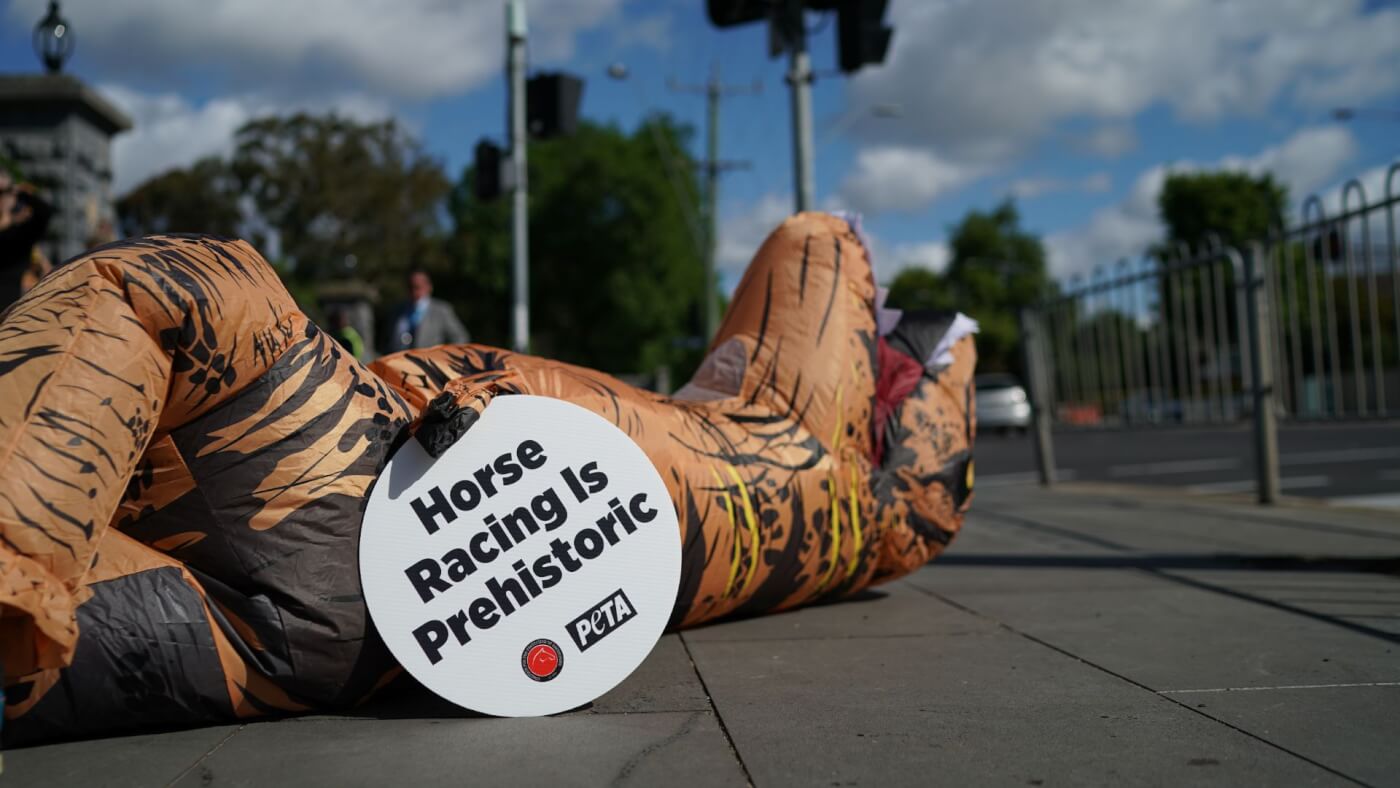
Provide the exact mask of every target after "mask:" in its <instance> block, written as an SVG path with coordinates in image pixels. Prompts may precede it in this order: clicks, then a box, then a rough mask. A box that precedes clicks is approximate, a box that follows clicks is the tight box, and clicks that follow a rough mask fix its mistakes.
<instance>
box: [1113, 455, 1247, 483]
mask: <svg viewBox="0 0 1400 788" xmlns="http://www.w3.org/2000/svg"><path fill="white" fill-rule="evenodd" d="M1238 467H1240V458H1239V457H1212V458H1209V459H1204V460H1170V461H1166V462H1144V463H1139V464H1136V465H1110V466H1109V468H1108V475H1109V476H1112V477H1115V478H1122V477H1124V476H1165V475H1168V474H1173V473H1199V472H1201V471H1231V470H1234V469H1235V468H1238Z"/></svg>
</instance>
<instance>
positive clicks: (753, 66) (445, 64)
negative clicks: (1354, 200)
mask: <svg viewBox="0 0 1400 788" xmlns="http://www.w3.org/2000/svg"><path fill="white" fill-rule="evenodd" d="M43 6H44V2H43V0H11V1H10V2H9V3H8V7H6V8H5V9H4V11H3V12H0V24H2V25H3V28H0V70H4V71H8V72H14V71H32V70H35V69H36V68H37V61H36V60H35V58H34V56H33V55H32V53H31V51H30V45H29V34H30V32H29V31H30V29H31V27H32V26H33V23H34V21H36V20H37V19H38V18H39V17H40V16H41V15H42V13H43ZM890 6H891V20H890V21H891V23H892V24H893V26H894V27H895V38H894V42H893V45H892V48H891V55H890V58H889V60H888V61H887V63H886V65H885V66H883V67H878V68H871V69H867V70H866V71H863V72H862V73H860V74H859V75H857V76H856V77H855V78H850V79H848V78H846V77H843V76H840V75H837V74H835V73H834V65H835V45H834V41H833V33H834V25H831V24H828V23H827V21H826V20H824V19H823V18H821V17H819V16H817V15H810V16H809V18H808V20H807V21H808V25H809V27H811V28H813V29H814V30H816V29H819V28H820V30H819V32H816V33H815V35H814V36H813V39H812V41H811V44H810V47H811V51H812V53H813V60H814V65H815V67H816V68H817V70H818V72H819V75H820V78H819V80H818V82H817V84H816V89H815V97H814V107H815V113H814V114H815V121H816V129H817V167H816V169H817V194H818V203H819V204H820V205H821V206H823V207H827V208H850V209H856V210H860V211H861V212H862V213H863V214H864V215H865V216H866V226H867V229H868V230H870V231H871V235H872V236H873V237H874V241H875V244H876V253H877V255H878V257H879V259H878V264H879V268H880V272H881V275H882V278H888V277H889V276H890V275H892V274H893V273H894V271H895V270H897V269H898V268H900V267H902V266H904V265H925V266H931V267H934V268H937V267H939V266H940V265H942V264H943V262H944V261H945V260H946V248H945V247H944V246H943V241H944V240H945V236H946V230H947V227H948V226H949V225H950V224H952V223H953V222H955V221H956V220H957V219H958V218H959V217H960V216H962V215H963V214H964V213H965V212H966V211H967V210H968V209H970V208H985V207H989V206H991V205H993V204H995V203H996V202H997V201H999V200H1001V199H1002V198H1004V197H1006V196H1008V195H1014V196H1016V197H1017V201H1018V205H1019V206H1020V207H1021V210H1022V215H1023V217H1024V223H1025V224H1026V226H1028V227H1029V228H1031V229H1032V230H1034V231H1036V232H1039V233H1042V234H1043V235H1044V236H1045V238H1046V241H1047V245H1048V246H1049V249H1050V252H1051V263H1052V271H1053V272H1055V273H1056V274H1057V275H1061V276H1066V275H1070V274H1072V273H1075V272H1084V271H1088V270H1090V269H1092V268H1093V266H1094V265H1096V264H1099V263H1104V262H1111V261H1112V260H1113V259H1115V258H1117V257H1119V256H1124V255H1131V254H1133V253H1135V251H1136V250H1140V249H1141V248H1142V247H1143V246H1144V245H1145V244H1147V243H1150V242H1151V241H1152V240H1154V239H1155V238H1156V237H1157V234H1158V233H1160V226H1159V224H1158V223H1157V220H1156V217H1155V206H1154V202H1153V201H1154V199H1155V195H1156V190H1157V188H1158V186H1159V185H1160V182H1161V179H1162V177H1163V174H1164V173H1165V172H1166V171H1167V170H1168V169H1169V168H1177V169H1189V168H1214V167H1221V166H1228V167H1235V168H1243V169H1249V170H1252V171H1263V170H1269V171H1273V172H1274V173H1275V174H1276V175H1277V176H1278V177H1279V178H1280V179H1282V180H1283V181H1284V182H1285V183H1287V184H1288V185H1289V186H1290V187H1291V188H1292V190H1293V191H1294V193H1295V196H1299V197H1301V195H1302V193H1303V192H1305V191H1312V190H1323V191H1326V192H1332V191H1335V189H1336V187H1337V186H1338V184H1340V183H1341V182H1342V181H1343V180H1345V179H1346V178H1348V177H1351V176H1353V175H1360V176H1364V179H1365V182H1366V183H1367V184H1368V186H1372V187H1373V188H1375V187H1376V186H1377V183H1378V178H1379V173H1380V172H1381V171H1382V170H1383V168H1384V166H1385V165H1386V164H1388V163H1389V162H1390V161H1392V159H1393V158H1394V157H1395V155H1396V154H1397V152H1400V151H1397V149H1396V144H1395V139H1396V132H1397V131H1400V115H1397V116H1395V119H1386V118H1383V117H1380V116H1375V117H1366V116H1365V115H1362V116H1360V117H1358V118H1357V119H1355V120H1353V121H1351V122H1349V123H1338V122H1336V121H1335V120H1333V118H1332V110H1333V109H1334V108H1335V107H1339V106H1360V107H1376V108H1396V109H1400V46H1397V45H1396V42H1397V41H1400V9H1397V8H1396V7H1395V5H1394V4H1393V3H1378V2H1363V1H1362V0H1328V2H1325V3H1318V2H1316V0H1161V1H1159V2H1147V1H1146V0H1126V1H1115V0H1038V2H1035V3H1026V2H1019V1H1018V0H947V1H946V2H945V1H944V0H892V2H891V3H890ZM703 7H704V4H703V2H701V0H631V1H630V2H629V1H628V0H531V3H530V10H531V20H530V21H531V36H532V38H531V59H532V66H533V67H535V68H537V69H563V70H567V71H571V72H573V73H576V74H578V75H580V76H582V77H584V78H585V79H586V80H587V85H586V88H585V92H584V100H583V112H584V114H585V115H586V116H588V117H590V118H593V119H596V120H601V121H605V122H615V123H617V124H619V125H621V126H623V127H629V128H630V127H632V126H633V125H634V124H635V123H636V122H637V121H638V119H639V118H641V117H642V116H643V115H644V114H646V113H647V112H649V111H653V110H658V109H659V110H665V111H667V112H670V113H672V114H674V115H675V116H676V117H678V118H680V119H681V120H683V121H687V122H690V123H692V124H694V125H695V126H696V129H697V132H699V131H700V130H702V129H703V121H704V102H703V99H702V98H701V97H700V96H697V95H692V94H677V93H674V92H672V91H670V90H668V88H667V81H668V79H675V80H678V81H681V82H684V83H688V84H695V83H699V82H702V81H703V80H704V79H705V78H706V77H707V76H708V74H709V72H710V69H711V68H712V66H713V64H715V63H717V62H718V63H719V64H720V66H721V69H722V76H723V78H724V80H725V81H726V82H728V83H732V84H742V85H751V84H753V83H755V82H757V83H759V84H761V86H762V91H763V92H762V94H761V95H760V96H757V97H751V96H738V97H734V98H732V99H729V100H726V101H725V102H724V105H723V114H722V123H721V129H720V138H721V143H720V144H721V153H722V155H723V156H724V157H725V158H728V159H740V160H745V161H747V162H749V163H750V165H751V166H750V169H748V170H743V171H738V172H734V173H731V174H728V175H726V176H724V180H723V182H722V186H721V208H720V214H721V217H722V219H723V226H722V228H721V258H722V265H723V267H724V269H725V273H726V277H725V278H726V280H727V281H729V282H731V283H732V282H733V281H734V279H735V276H736V274H737V272H738V271H739V270H740V269H741V267H742V265H743V263H744V261H745V258H746V256H747V254H748V253H750V252H751V251H752V250H753V249H754V248H755V247H756V245H757V244H758V243H759V242H760V241H761V240H762V237H763V235H764V234H765V233H766V232H767V231H768V230H769V229H771V227H772V226H773V225H774V224H776V222H778V221H779V220H780V219H781V218H782V216H783V215H784V213H785V212H787V211H789V210H790V209H791V205H792V197H791V195H792V176H791V160H792V153H791V147H790V145H791V143H790V125H789V123H790V119H789V101H788V94H787V88H786V85H785V84H784V82H783V74H784V71H785V69H786V64H785V63H784V62H782V61H776V60H770V59H769V58H768V57H767V55H766V35H767V34H766V31H765V30H764V28H763V27H762V26H761V25H752V26H749V27H746V28H732V29H728V30H723V31H721V30H716V29H714V28H712V27H711V26H710V25H709V23H708V21H707V20H706V18H705V16H704V13H703ZM63 9H64V13H65V15H66V16H68V18H69V20H70V21H71V23H72V26H73V29H74V30H75V32H76V35H77V51H76V56H75V58H74V60H73V62H72V64H71V67H70V70H71V71H72V72H73V73H75V74H77V75H78V76H79V77H81V78H83V79H85V80H87V81H89V82H92V83H94V84H96V85H99V86H100V87H101V88H102V89H103V90H104V91H105V92H106V93H107V94H108V95H109V96H110V97H111V98H113V100H114V101H116V102H117V103H118V104H119V105H121V106H123V107H124V108H126V109H127V110H128V111H129V112H130V113H131V114H132V115H133V117H134V118H135V119H136V121H137V129H136V130H135V131H133V132H131V133H130V134H128V135H125V136H124V137H123V138H120V140H119V142H118V147H117V149H116V153H117V180H118V184H119V186H120V187H129V186H130V185H132V184H134V183H136V182H138V181H139V180H140V179H142V178H144V177H147V176H149V175H152V174H155V173H156V172H159V171H160V170H162V169H165V168H169V167H173V166H179V165H183V164H187V163H189V162H190V161H192V160H193V159H194V158H196V157H198V156H200V155H207V154H209V153H217V152H220V151H223V150H227V147H228V142H229V137H230V134H231V132H232V131H233V129H235V128H236V127H237V126H238V125H239V124H240V123H242V122H243V121H245V120H247V119H248V118H250V117H254V116H256V115H257V114H259V113H262V112H268V111H286V110H291V109H298V108H307V109H312V110H324V109H331V108H334V109H337V110H339V111H342V112H346V113H349V114H352V115H356V116H360V117H382V116H385V115H391V114H392V115H394V116H397V117H399V118H400V119H401V120H402V121H403V122H404V123H405V124H407V125H408V127H409V128H411V129H412V130H413V131H414V132H415V133H417V134H418V135H419V136H420V137H421V139H422V140H423V142H424V144H425V146H426V148H427V149H428V150H429V152H430V153H432V154H433V155H435V156H437V157H440V158H441V159H442V160H443V161H444V162H445V163H446V164H447V166H448V168H449V171H450V172H451V173H452V174H453V175H454V177H455V176H456V175H457V174H458V173H459V172H460V169H461V167H462V166H463V165H464V164H465V163H466V162H467V160H468V158H469V157H470V155H471V150H472V147H473V145H474V144H475V142H476V140H477V139H478V138H480V137H481V136H484V135H492V136H496V137H498V138H499V136H500V133H501V129H502V127H503V123H504V106H505V98H504V83H503V73H502V68H501V65H502V62H503V61H502V57H503V54H502V32H501V27H502V17H503V14H502V10H501V9H502V3H501V2H500V1H499V0H461V2H443V1H442V0H398V1H397V2H395V1H393V0H302V2H297V3H290V2H287V0H242V2H239V1H237V0H202V1H201V2H198V3H190V2H174V0H123V1H122V2H112V0H69V2H65V3H64V4H63ZM613 62H622V63H625V64H627V66H628V67H629V69H630V72H631V76H630V78H629V79H628V80H626V81H623V82H618V81H614V80H610V79H609V78H608V77H607V74H606V69H607V66H608V65H609V64H610V63H613ZM890 105H895V106H897V107H898V109H899V116H898V117H893V118H890V117H877V116H875V115H874V114H873V113H872V112H871V109H872V108H874V107H887V106H890ZM702 141H703V140H702V138H701V136H700V135H699V134H698V133H697V136H696V138H695V150H696V152H699V151H700V150H701V144H702Z"/></svg>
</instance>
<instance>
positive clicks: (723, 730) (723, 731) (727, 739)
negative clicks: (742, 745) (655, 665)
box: [676, 632, 753, 788]
mask: <svg viewBox="0 0 1400 788" xmlns="http://www.w3.org/2000/svg"><path fill="white" fill-rule="evenodd" d="M676 639H677V640H679V641H680V642H681V648H683V649H685V658H686V659H688V660H690V669H691V670H693V671H695V678H696V680H698V681H699V682H700V689H701V690H703V691H704V692H705V701H706V702H707V703H709V704H710V711H712V712H714V714H715V721H717V722H718V723H719V732H720V735H721V736H723V737H724V743H725V744H728V745H729V751H730V752H731V753H733V755H734V760H735V762H736V763H738V764H739V770H740V771H742V772H743V773H744V780H745V781H746V782H747V783H748V785H749V787H750V788H753V775H752V774H749V766H748V764H746V763H744V758H743V756H742V755H740V754H739V748H738V747H737V746H735V744H734V737H733V736H731V735H730V734H729V726H728V725H725V724H724V715H722V714H720V713H719V707H718V706H716V705H715V698H714V695H712V694H710V685H709V684H707V683H705V677H704V675H702V674H701V673H700V666H699V665H697V664H695V655H694V654H691V653H690V643H689V642H687V641H686V639H685V633H684V632H681V633H680V634H679V635H678V636H677V638H676Z"/></svg>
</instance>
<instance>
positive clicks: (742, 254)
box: [715, 194, 793, 281]
mask: <svg viewBox="0 0 1400 788" xmlns="http://www.w3.org/2000/svg"><path fill="white" fill-rule="evenodd" d="M792 212H793V201H792V195H790V194H765V195H764V196H763V197H761V198H759V200H758V201H757V202H756V203H753V204H750V205H739V206H736V210H735V211H734V212H733V213H731V214H730V215H728V216H726V217H724V218H723V219H722V220H721V221H720V226H719V249H718V250H717V251H716V253H715V256H716V257H717V258H718V266H719V270H720V272H721V273H723V274H725V275H726V276H733V275H737V274H740V273H743V271H744V269H745V268H747V267H748V265H749V261H750V260H752V259H753V255H754V252H757V251H758V247H759V246H761V245H762V244H763V241H764V239H766V238H767V237H768V235H769V233H772V232H773V230H775V229H777V227H778V225H779V224H782V222H783V220H784V219H786V218H788V217H789V216H791V215H792ZM734 281H737V279H735V280H734Z"/></svg>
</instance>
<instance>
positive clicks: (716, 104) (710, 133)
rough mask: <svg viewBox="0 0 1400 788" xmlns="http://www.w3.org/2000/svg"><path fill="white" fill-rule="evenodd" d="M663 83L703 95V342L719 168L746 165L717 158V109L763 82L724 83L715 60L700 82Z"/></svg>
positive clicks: (712, 327)
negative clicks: (724, 102) (684, 83)
mask: <svg viewBox="0 0 1400 788" xmlns="http://www.w3.org/2000/svg"><path fill="white" fill-rule="evenodd" d="M666 85H667V87H669V88H670V89H671V91H672V92H673V93H691V94H699V95H703V96H704V97H705V116H706V124H705V129H706V131H705V160H704V161H703V162H701V163H700V167H701V169H702V170H703V171H704V173H705V209H704V213H705V247H704V254H705V256H704V260H705V290H704V294H705V295H704V297H705V303H704V309H703V311H702V313H701V315H702V318H703V320H704V327H703V329H702V330H703V332H704V337H705V342H707V343H708V342H709V341H710V339H711V338H712V337H713V336H714V335H715V331H716V330H717V329H718V328H719V302H718V299H717V296H718V293H717V290H718V288H717V287H716V283H715V267H716V265H715V264H716V259H715V258H716V256H717V255H718V253H719V239H718V225H719V219H718V216H717V215H716V214H717V210H718V206H719V176H720V173H722V172H729V171H732V170H741V169H748V168H749V166H750V165H749V162H747V161H725V160H721V159H720V158H719V109H720V102H721V101H723V100H724V99H725V98H726V97H728V96H744V95H749V96H752V95H757V94H759V93H762V92H763V83H761V82H757V81H755V82H754V83H753V84H752V85H725V84H724V82H723V81H721V80H720V75H719V61H718V60H716V61H714V62H713V64H712V65H711V66H710V79H709V81H707V82H706V83H705V84H703V85H682V84H680V83H678V82H676V81H675V80H674V79H670V80H667V82H666Z"/></svg>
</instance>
